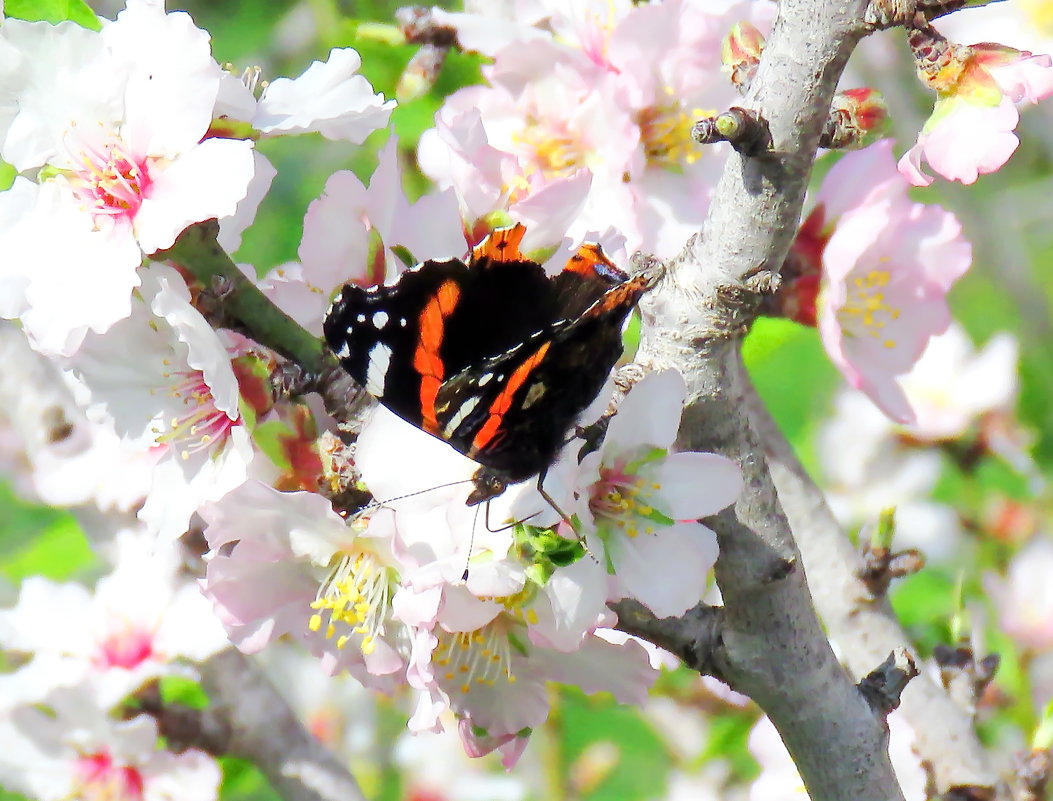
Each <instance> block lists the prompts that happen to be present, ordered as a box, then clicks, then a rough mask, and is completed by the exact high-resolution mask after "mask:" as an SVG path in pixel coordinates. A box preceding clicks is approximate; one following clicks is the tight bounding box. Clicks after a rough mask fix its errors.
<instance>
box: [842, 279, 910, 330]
mask: <svg viewBox="0 0 1053 801" xmlns="http://www.w3.org/2000/svg"><path fill="white" fill-rule="evenodd" d="M890 280H891V275H890V273H889V272H888V270H871V271H870V272H869V273H867V274H866V275H864V276H859V277H856V278H855V279H854V280H853V281H851V283H850V284H849V285H848V294H847V297H846V299H845V303H844V305H843V306H842V307H841V309H840V310H838V313H837V318H838V321H839V322H840V323H841V327H842V329H843V330H844V331H845V333H846V334H848V335H850V336H855V337H870V338H872V339H879V340H881V343H882V345H883V346H884V347H885V348H889V349H891V348H895V347H896V340H895V339H892V338H890V337H888V336H887V333H886V332H885V331H884V329H885V327H886V326H887V325H888V324H889V322H892V321H895V320H898V319H899V317H900V314H901V310H900V309H898V308H896V307H895V306H893V305H892V304H890V303H889V301H888V296H887V292H886V289H887V287H888V285H889V282H890Z"/></svg>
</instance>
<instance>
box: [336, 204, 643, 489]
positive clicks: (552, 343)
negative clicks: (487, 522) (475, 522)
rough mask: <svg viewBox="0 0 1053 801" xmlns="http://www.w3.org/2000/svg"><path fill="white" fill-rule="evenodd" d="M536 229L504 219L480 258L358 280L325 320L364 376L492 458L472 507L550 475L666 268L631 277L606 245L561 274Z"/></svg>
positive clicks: (418, 422)
mask: <svg viewBox="0 0 1053 801" xmlns="http://www.w3.org/2000/svg"><path fill="white" fill-rule="evenodd" d="M525 233H526V229H525V228H524V226H523V225H521V224H515V225H512V226H509V227H507V228H500V229H497V230H495V231H493V232H492V233H491V234H490V235H489V236H487V237H486V238H485V239H484V240H483V241H481V242H480V243H479V244H478V245H476V246H475V247H474V248H472V250H471V253H470V255H469V256H468V259H467V263H465V262H464V261H461V260H459V259H432V260H428V261H425V262H423V263H421V264H419V265H417V266H416V267H414V268H412V269H410V270H407V271H406V272H404V273H402V274H401V275H400V276H399V277H398V280H397V281H396V282H395V283H394V284H391V285H382V286H372V287H365V288H364V287H361V286H358V285H355V284H348V285H346V286H344V287H343V288H342V290H341V291H340V294H339V296H338V297H337V298H336V300H335V301H334V302H333V304H332V306H331V307H330V309H329V311H328V313H327V314H326V318H325V324H324V332H325V339H326V342H327V343H328V345H329V347H330V348H331V349H332V351H333V352H334V354H335V355H336V357H337V358H338V360H339V361H340V364H341V366H342V367H343V368H344V369H345V370H346V371H347V372H348V373H349V374H350V375H351V377H352V378H353V379H354V380H355V381H356V382H357V383H358V384H360V385H361V386H362V387H364V388H365V390H366V391H367V392H368V393H369V394H371V395H373V396H374V397H375V398H376V399H377V400H378V401H379V402H380V403H381V404H383V405H384V406H386V407H387V408H388V409H390V410H391V411H392V412H394V413H395V414H397V415H398V416H399V417H401V418H402V419H403V420H406V421H407V422H409V423H412V424H413V425H415V426H416V427H417V428H420V429H421V430H423V431H426V432H427V433H429V434H431V435H433V436H435V437H438V438H439V439H442V440H444V441H446V442H448V443H449V444H450V445H452V446H453V447H454V448H455V449H456V450H457V451H459V452H460V453H462V454H464V455H465V456H467V457H469V458H470V459H473V460H475V461H476V462H478V463H479V464H480V465H481V467H480V469H479V470H478V471H477V472H476V474H475V476H474V478H473V484H474V487H473V490H472V492H471V493H470V494H469V496H468V505H474V504H477V503H480V502H482V501H485V500H488V499H490V498H493V497H495V496H497V495H499V494H501V493H502V492H503V491H504V490H505V488H506V487H507V486H508V485H509V484H513V483H516V482H519V481H523V480H525V479H527V478H529V477H530V476H533V475H538V474H540V476H541V477H542V478H543V477H544V472H545V471H546V470H547V468H548V467H549V466H550V465H551V464H552V462H553V461H555V459H556V457H557V456H558V454H559V452H560V450H561V449H562V447H563V445H564V444H565V442H566V440H567V434H568V432H569V431H570V429H571V428H572V427H573V426H574V424H575V422H576V421H577V419H578V417H579V416H580V414H581V413H582V411H584V409H585V408H586V407H587V406H588V405H589V404H590V403H592V401H593V400H594V399H595V398H596V396H597V395H598V394H599V392H600V390H601V389H602V388H603V386H604V384H605V383H606V380H607V377H608V376H609V374H610V372H611V370H612V369H613V367H614V365H615V363H616V362H617V361H618V358H619V357H620V356H621V354H622V329H623V327H624V324H625V321H626V318H627V317H628V316H629V314H630V313H631V312H632V311H633V309H634V308H635V307H636V305H637V303H638V302H639V300H640V298H641V296H642V295H643V293H644V292H646V291H647V290H648V289H649V288H651V286H653V284H654V282H655V280H656V279H657V276H656V274H655V273H654V272H653V271H652V272H650V273H648V272H645V273H641V274H639V275H636V276H632V277H630V276H629V275H628V274H627V273H626V272H625V271H623V270H622V269H620V268H619V267H617V266H616V265H615V264H614V263H613V262H611V260H610V259H608V258H607V256H606V255H605V254H604V253H603V250H602V249H601V248H600V246H599V245H597V244H594V243H586V244H583V245H582V246H581V247H580V248H579V249H578V251H577V252H576V253H575V254H574V255H573V256H571V258H570V259H569V260H568V262H567V264H566V266H565V267H564V268H563V270H562V271H561V272H560V273H558V274H557V275H554V276H549V275H548V274H546V272H545V270H544V269H543V268H542V266H541V265H540V264H538V263H537V262H535V261H532V260H530V259H528V258H527V257H526V256H524V255H523V253H522V251H521V250H520V244H521V242H522V240H523V235H524V234H525ZM540 483H541V482H540V480H539V488H540ZM542 494H544V492H543V491H542Z"/></svg>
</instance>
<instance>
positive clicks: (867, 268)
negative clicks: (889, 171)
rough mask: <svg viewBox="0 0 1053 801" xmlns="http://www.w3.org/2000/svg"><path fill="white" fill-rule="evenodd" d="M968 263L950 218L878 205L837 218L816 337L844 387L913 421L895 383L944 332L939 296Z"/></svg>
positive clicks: (945, 317) (945, 316) (930, 209)
mask: <svg viewBox="0 0 1053 801" xmlns="http://www.w3.org/2000/svg"><path fill="white" fill-rule="evenodd" d="M971 261H972V249H971V247H970V246H969V243H968V242H966V241H965V240H964V239H963V238H962V235H961V226H960V225H959V224H958V221H957V220H956V219H955V217H954V215H953V214H950V213H949V212H946V211H944V210H943V209H940V208H939V207H936V206H925V205H922V204H920V203H911V202H909V201H899V200H897V199H884V200H881V201H879V202H875V203H872V204H869V205H865V206H861V207H860V208H858V209H856V210H854V211H852V212H850V213H847V214H845V215H844V216H842V217H841V219H840V221H839V222H838V225H837V228H836V229H835V231H834V233H833V235H832V236H831V237H830V240H829V242H827V244H826V247H825V250H824V251H823V281H824V284H823V290H822V294H821V296H820V299H819V300H820V302H819V313H818V325H819V333H820V336H821V337H822V340H823V345H824V347H825V348H826V351H827V353H828V354H829V356H830V358H831V360H832V361H833V362H834V364H835V365H836V366H837V368H838V369H839V370H840V371H841V372H842V374H843V375H844V376H845V378H846V379H847V380H848V383H849V384H850V385H852V386H854V387H856V388H857V389H861V390H862V391H864V392H865V393H866V394H867V395H868V396H869V397H870V398H871V399H872V400H873V401H874V402H875V403H876V404H877V405H878V406H879V407H880V408H881V410H882V411H884V412H885V414H887V415H889V417H891V418H892V419H893V420H896V421H898V422H902V423H910V422H912V421H913V420H914V419H915V415H914V412H913V410H912V409H911V407H910V403H909V401H908V399H907V397H906V395H905V394H904V392H903V389H902V388H901V387H900V385H899V384H898V383H897V378H898V377H899V376H901V375H903V374H905V373H907V372H909V371H910V369H911V367H913V365H914V363H915V362H916V361H917V360H918V358H919V357H920V356H921V354H922V352H923V351H924V350H925V346H926V344H927V343H928V341H929V339H930V338H931V337H932V336H934V335H936V334H940V333H942V332H943V331H945V330H946V329H947V326H948V325H950V322H951V316H950V311H949V309H948V308H947V300H946V296H947V292H948V291H949V290H950V288H951V286H952V285H953V284H954V282H955V281H956V280H957V279H958V278H960V277H961V276H962V275H963V274H964V273H965V271H966V270H968V268H969V265H970V263H971Z"/></svg>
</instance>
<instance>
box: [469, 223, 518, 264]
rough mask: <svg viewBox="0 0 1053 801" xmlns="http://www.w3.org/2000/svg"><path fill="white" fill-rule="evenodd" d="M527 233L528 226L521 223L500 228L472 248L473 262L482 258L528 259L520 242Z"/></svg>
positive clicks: (493, 259)
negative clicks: (520, 248)
mask: <svg viewBox="0 0 1053 801" xmlns="http://www.w3.org/2000/svg"><path fill="white" fill-rule="evenodd" d="M525 233H526V227H525V226H523V225H522V224H521V223H516V224H515V225H510V226H508V227H507V228H498V229H497V230H495V231H493V232H492V233H490V234H488V235H487V236H486V238H485V239H484V240H483V241H482V242H480V243H479V244H478V245H476V246H475V247H474V248H472V259H471V261H472V264H475V263H476V262H477V261H479V260H480V259H490V260H491V261H496V262H501V261H526V260H527V259H526V256H524V255H523V253H522V252H521V251H520V250H519V243H520V242H522V241H523V235H524V234H525Z"/></svg>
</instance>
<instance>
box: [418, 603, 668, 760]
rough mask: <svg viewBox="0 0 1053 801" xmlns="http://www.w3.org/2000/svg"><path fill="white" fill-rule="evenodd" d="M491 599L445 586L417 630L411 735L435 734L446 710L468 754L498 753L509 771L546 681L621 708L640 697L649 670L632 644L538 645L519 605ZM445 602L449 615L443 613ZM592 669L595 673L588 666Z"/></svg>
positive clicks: (542, 712)
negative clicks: (609, 699) (601, 696)
mask: <svg viewBox="0 0 1053 801" xmlns="http://www.w3.org/2000/svg"><path fill="white" fill-rule="evenodd" d="M457 596H460V598H459V599H458V598H457ZM496 600H497V601H498V603H495V602H493V601H483V600H481V599H474V600H473V599H472V598H471V597H470V596H469V595H468V593H467V591H466V590H464V589H462V588H457V587H447V588H446V590H445V597H444V601H443V605H442V606H443V609H442V610H440V613H439V617H438V620H437V624H436V625H435V626H434V628H432V629H431V631H430V632H429V631H426V630H421V631H420V632H419V633H418V635H417V641H416V642H415V644H414V649H413V654H414V656H413V663H412V665H411V668H410V670H409V673H408V677H409V681H410V684H411V686H413V687H415V688H416V689H418V690H420V691H421V694H420V696H419V703H418V707H417V711H416V713H415V714H414V716H413V719H411V721H410V729H411V730H413V731H428V730H435V729H436V727H439V726H441V722H440V719H439V713H440V712H441V711H442V709H444V708H445V707H446V706H449V707H450V708H451V709H452V710H453V712H454V714H455V715H456V716H457V718H458V720H459V721H460V725H459V732H460V734H461V738H462V740H463V742H464V744H465V749H466V751H467V752H468V754H469V755H471V756H478V755H481V754H484V753H489V752H490V751H492V750H494V749H500V750H501V751H502V752H503V753H504V756H505V765H506V766H508V767H510V766H511V764H513V763H514V762H515V760H516V759H518V757H519V755H520V754H521V753H522V749H523V747H524V746H525V744H526V743H525V738H526V736H528V734H529V731H530V729H532V728H535V727H537V726H539V725H540V724H541V723H543V722H544V720H545V719H546V718H547V716H548V701H547V694H546V691H545V684H546V682H548V681H562V682H566V683H570V684H575V685H577V686H579V687H581V689H582V690H584V691H585V692H587V693H594V692H600V691H608V692H611V693H613V694H614V695H615V697H616V698H618V699H619V700H620V701H622V702H623V703H638V702H640V701H642V700H643V697H644V695H645V693H646V689H647V687H648V686H649V684H650V683H651V681H652V680H653V677H654V673H653V671H652V670H651V668H650V666H649V664H648V661H647V655H646V652H645V651H644V650H643V649H642V648H641V647H640V646H639V645H637V644H636V643H633V642H628V643H626V644H625V645H621V646H618V645H612V644H611V643H608V642H606V641H604V640H601V639H600V638H598V637H595V636H590V637H586V638H585V639H584V640H583V641H582V642H581V644H580V646H579V647H578V648H577V649H575V650H573V651H569V652H564V651H555V650H551V649H547V648H544V647H539V646H537V645H536V644H533V643H531V642H530V641H529V640H528V639H527V638H526V636H525V635H526V634H527V632H526V629H527V627H528V626H529V615H526V616H524V615H523V611H524V610H521V609H520V608H519V606H520V604H521V603H522V602H521V601H520V600H519V599H517V598H506V599H496ZM465 603H467V607H465V606H464V604H465ZM447 605H449V606H450V609H451V610H456V611H455V613H454V614H452V615H451V614H448V613H446V612H445V611H444V610H445V608H446V607H447ZM473 608H474V609H475V610H476V611H475V612H471V613H469V612H468V610H470V609H473ZM600 664H602V665H603V670H602V671H601V670H597V669H596V666H597V665H600Z"/></svg>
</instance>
